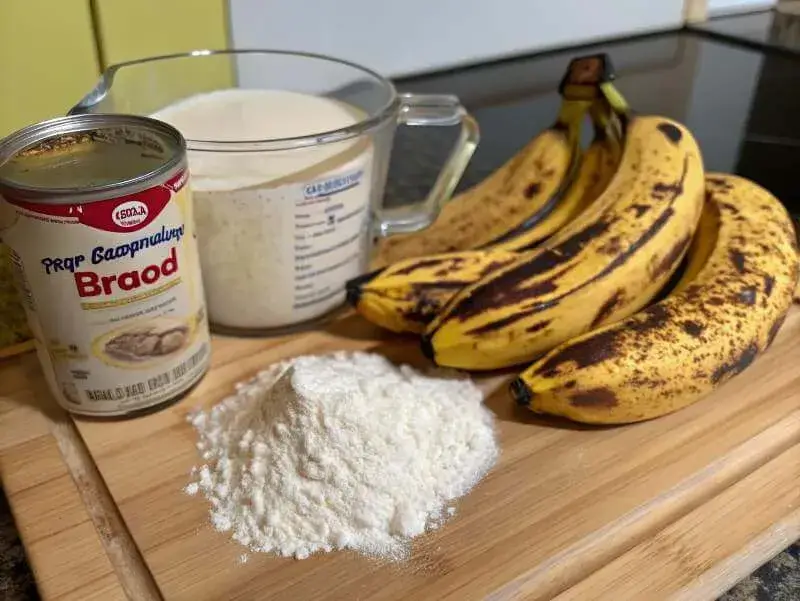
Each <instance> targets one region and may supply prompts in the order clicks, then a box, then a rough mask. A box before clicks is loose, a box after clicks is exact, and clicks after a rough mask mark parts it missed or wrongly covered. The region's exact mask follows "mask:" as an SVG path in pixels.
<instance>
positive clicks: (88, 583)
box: [0, 309, 800, 601]
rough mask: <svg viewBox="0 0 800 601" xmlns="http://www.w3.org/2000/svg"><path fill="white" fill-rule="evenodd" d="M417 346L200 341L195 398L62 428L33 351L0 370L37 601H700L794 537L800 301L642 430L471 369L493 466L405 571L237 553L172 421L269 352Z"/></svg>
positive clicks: (322, 332)
mask: <svg viewBox="0 0 800 601" xmlns="http://www.w3.org/2000/svg"><path fill="white" fill-rule="evenodd" d="M334 349H370V350H372V351H374V352H378V353H383V354H385V355H387V356H389V357H390V358H391V359H392V360H394V361H404V362H409V363H412V364H417V365H422V364H424V360H423V359H421V356H420V354H419V353H418V352H417V349H416V345H415V344H414V342H413V341H410V340H406V339H401V338H397V337H391V336H388V335H384V334H381V333H380V332H378V331H377V330H376V329H374V328H373V327H371V326H370V325H368V324H366V323H365V322H364V321H362V320H361V319H360V318H359V317H357V316H355V315H351V314H345V315H343V316H341V317H340V318H338V319H337V320H335V321H333V322H332V323H330V324H329V325H328V326H327V327H324V328H321V329H319V330H315V331H310V332H306V333H302V334H296V335H292V336H285V337H280V338H271V339H233V338H224V337H217V338H215V340H214V348H213V366H212V369H211V371H210V373H209V374H208V375H207V376H206V377H205V379H204V380H203V381H202V383H201V384H200V385H199V386H198V387H197V388H196V389H195V390H194V391H193V392H192V394H191V395H190V396H189V397H188V398H186V399H184V400H183V401H181V402H180V403H178V404H176V405H173V406H171V407H169V408H167V409H165V410H163V411H161V412H159V413H156V414H153V415H150V416H146V417H142V418H138V419H134V420H128V421H118V422H109V421H96V420H94V421H89V420H82V419H75V420H73V419H71V418H69V417H68V416H66V415H65V414H64V413H63V412H62V411H61V410H59V409H57V408H56V407H55V406H54V404H53V402H52V401H51V400H50V398H49V395H48V394H47V392H46V390H45V389H44V385H43V382H42V376H41V373H40V371H39V368H38V366H37V364H36V359H35V357H34V356H33V355H30V354H29V355H25V356H22V357H16V358H13V359H8V360H5V361H4V362H0V468H2V478H3V486H4V487H5V489H6V492H7V493H8V495H9V500H10V504H11V506H12V510H13V512H14V516H15V518H16V519H17V522H18V525H19V528H20V532H21V537H22V539H23V542H24V544H25V546H26V549H27V551H28V554H29V558H30V561H31V564H32V566H33V568H34V570H35V575H36V578H37V581H38V583H39V586H40V588H41V590H42V594H43V597H44V598H45V599H81V600H86V599H98V600H100V599H102V600H107V599H121V598H125V596H126V595H127V596H128V597H129V598H131V599H136V600H137V601H139V600H146V599H161V598H163V599H168V600H191V601H204V600H221V599H224V600H245V599H248V600H249V599H278V600H282V599H286V600H292V601H295V600H303V599H315V600H334V599H335V600H342V599H345V600H350V599H362V600H367V599H369V600H389V599H403V600H406V601H412V600H430V599H452V600H458V601H463V600H470V599H492V600H508V599H534V600H544V599H552V598H558V599H564V600H567V599H569V600H573V599H574V600H580V601H587V600H594V599H602V600H609V601H628V600H636V601H647V600H650V599H680V600H687V599H692V600H694V599H714V598H715V597H716V596H717V595H718V594H720V593H721V592H722V591H724V590H725V589H727V588H728V587H730V586H732V585H733V584H734V583H735V582H736V581H737V580H738V579H740V578H741V577H743V576H745V575H746V574H748V573H750V572H751V571H752V570H754V569H755V568H756V567H757V566H758V565H759V564H760V563H762V562H764V561H766V560H767V559H769V558H770V557H771V556H772V555H774V554H775V553H777V552H778V551H780V550H781V549H782V548H784V547H786V546H787V545H788V544H790V543H791V542H792V541H793V540H795V539H797V538H800V368H799V367H798V366H800V309H793V311H792V313H791V314H790V316H789V318H788V320H787V322H786V325H785V326H784V328H783V329H782V331H781V334H780V335H779V337H778V339H777V341H776V342H775V344H774V346H773V347H772V349H771V350H770V351H769V352H768V353H767V354H766V355H765V356H764V357H762V358H761V359H759V360H758V361H757V362H756V363H755V364H754V365H753V366H752V367H751V369H749V370H748V371H747V372H746V373H745V374H743V375H741V376H739V377H737V378H736V379H735V380H733V381H732V382H731V383H729V384H727V385H726V386H724V387H723V388H722V389H721V390H719V391H718V392H717V393H716V394H714V395H713V396H712V397H709V398H708V399H706V400H704V401H702V402H700V403H698V404H696V405H694V406H692V407H689V408H688V409H685V410H683V411H681V412H678V413H676V414H673V415H671V416H667V417H665V418H662V419H658V420H654V421H651V422H646V423H641V424H638V425H631V426H625V427H616V428H600V429H598V428H582V427H576V426H571V425H569V424H566V423H563V422H556V421H550V420H547V419H540V418H537V417H534V416H533V415H530V414H528V413H527V412H526V411H525V410H522V409H518V408H517V407H515V406H513V404H512V403H511V401H510V400H509V398H508V396H507V394H506V383H507V381H508V379H509V378H510V377H511V376H494V377H487V378H481V379H480V380H479V383H480V385H481V387H482V388H483V389H484V390H485V391H486V393H487V401H486V403H487V405H488V406H489V407H490V408H491V409H492V410H493V411H494V412H495V413H496V415H497V427H498V433H499V437H500V442H501V446H502V457H501V459H500V461H499V463H498V465H497V466H496V467H495V468H494V469H493V470H492V472H491V473H490V474H489V476H488V477H487V478H486V479H485V480H484V481H483V482H481V483H480V484H479V485H478V486H477V487H476V488H475V490H474V491H473V492H472V493H471V494H470V495H469V496H467V497H466V498H464V499H463V501H462V502H461V503H460V505H459V507H458V514H457V515H456V516H455V518H453V519H452V521H450V522H449V523H448V524H447V525H446V526H445V527H443V528H441V529H440V530H438V531H436V532H433V533H431V534H428V535H426V536H424V537H421V538H420V539H419V540H418V541H417V542H416V543H415V544H414V552H413V557H412V558H411V559H410V560H409V561H408V562H407V563H404V564H385V563H380V562H376V561H373V560H369V559H365V558H363V557H360V556H357V555H355V554H351V553H330V554H325V555H320V556H315V557H312V558H310V559H307V560H304V561H296V560H292V559H280V558H276V557H274V556H271V555H260V554H249V555H248V556H247V561H246V562H242V556H243V554H244V553H245V552H246V550H245V549H244V548H243V547H241V546H239V545H238V544H236V543H234V542H232V541H231V540H229V538H228V536H227V535H226V534H220V533H218V532H216V531H214V530H213V528H212V527H211V526H210V525H209V524H208V518H207V511H208V507H207V506H206V502H205V501H204V500H203V499H202V498H201V497H189V496H187V495H185V494H184V493H183V492H182V489H183V487H184V486H185V485H186V484H187V483H188V481H189V471H190V469H191V468H192V466H193V465H195V464H196V463H198V459H199V458H198V457H197V455H196V451H195V447H194V443H195V435H194V432H193V430H192V428H191V426H190V425H189V424H187V423H186V421H185V418H186V414H187V412H189V411H190V410H191V409H193V408H196V407H198V406H208V405H211V404H214V403H216V402H218V401H220V400H221V399H222V398H224V397H225V396H226V395H228V394H230V393H231V392H232V390H233V386H234V383H236V382H238V381H241V380H244V379H247V378H249V377H250V376H252V375H253V374H255V373H256V372H257V371H259V370H260V369H261V368H263V367H264V366H266V365H267V364H270V363H272V362H274V361H278V360H281V359H284V358H287V357H292V356H296V355H300V354H306V353H320V352H325V351H329V350H334Z"/></svg>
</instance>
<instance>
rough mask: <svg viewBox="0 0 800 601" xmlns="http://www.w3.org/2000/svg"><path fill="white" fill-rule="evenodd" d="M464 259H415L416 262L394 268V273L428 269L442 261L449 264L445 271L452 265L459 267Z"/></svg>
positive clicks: (405, 273) (404, 273)
mask: <svg viewBox="0 0 800 601" xmlns="http://www.w3.org/2000/svg"><path fill="white" fill-rule="evenodd" d="M463 262H464V259H460V258H457V259H439V258H434V259H422V260H420V261H417V262H416V263H411V264H410V265H406V266H405V267H403V268H401V269H396V270H394V275H409V274H411V273H414V272H415V271H419V270H420V269H429V268H431V267H436V266H437V265H442V264H443V263H445V264H449V265H448V267H447V268H446V271H445V273H448V272H450V271H452V269H451V266H452V267H459V266H461V265H462V264H463Z"/></svg>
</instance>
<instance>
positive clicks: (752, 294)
mask: <svg viewBox="0 0 800 601" xmlns="http://www.w3.org/2000/svg"><path fill="white" fill-rule="evenodd" d="M757 297H758V291H757V290H756V287H755V286H745V287H744V288H742V289H741V290H740V291H739V292H738V294H737V295H736V299H737V301H738V302H739V303H741V304H743V305H746V306H748V307H752V306H753V305H755V304H756V299H757Z"/></svg>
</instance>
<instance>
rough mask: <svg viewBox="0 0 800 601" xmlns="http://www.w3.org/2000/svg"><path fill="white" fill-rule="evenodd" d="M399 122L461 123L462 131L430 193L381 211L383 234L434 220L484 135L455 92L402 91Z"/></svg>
mask: <svg viewBox="0 0 800 601" xmlns="http://www.w3.org/2000/svg"><path fill="white" fill-rule="evenodd" d="M399 122H400V124H401V125H409V126H412V127H420V126H422V127H428V126H431V127H452V126H455V125H460V126H461V133H460V135H459V137H458V140H457V141H456V144H455V146H454V147H453V150H452V151H451V152H450V156H449V157H448V158H447V161H446V162H445V164H444V167H442V170H441V171H440V172H439V176H438V177H437V178H436V182H435V183H434V184H433V187H432V188H431V190H430V192H429V193H428V197H427V198H426V199H425V200H423V201H421V202H419V203H415V204H414V205H411V206H407V207H404V209H405V210H403V211H401V212H400V214H396V215H394V216H390V215H389V214H388V212H384V213H382V214H381V224H380V229H381V234H382V235H383V236H390V235H392V234H403V233H408V232H415V231H418V230H421V229H424V228H426V227H428V226H429V225H430V224H431V223H433V221H434V220H435V219H436V217H438V215H439V211H441V210H442V207H443V206H444V204H445V203H446V202H447V201H448V200H450V198H451V197H452V195H453V190H455V187H456V185H457V184H458V181H459V180H460V179H461V176H462V175H463V174H464V170H465V169H466V168H467V164H468V163H469V160H470V159H471V158H472V154H473V153H474V152H475V147H476V146H477V145H478V140H479V139H480V133H479V130H478V123H477V122H476V121H475V119H474V118H473V117H472V115H470V114H469V113H468V112H467V111H466V109H465V108H464V107H463V106H461V103H460V102H459V100H458V98H456V97H455V96H450V95H445V94H402V95H401V96H400V116H399ZM393 212H394V211H393Z"/></svg>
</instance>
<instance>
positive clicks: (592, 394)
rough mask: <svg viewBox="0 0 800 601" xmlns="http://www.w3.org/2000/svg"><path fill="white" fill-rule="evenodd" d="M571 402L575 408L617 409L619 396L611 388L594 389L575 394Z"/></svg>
mask: <svg viewBox="0 0 800 601" xmlns="http://www.w3.org/2000/svg"><path fill="white" fill-rule="evenodd" d="M569 402H570V405H572V406H573V407H597V408H607V409H610V408H611V407H616V406H617V404H618V401H617V395H616V394H614V391H613V390H611V389H609V388H592V389H590V390H584V391H582V392H576V393H573V394H572V397H571V398H570V401H569Z"/></svg>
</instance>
